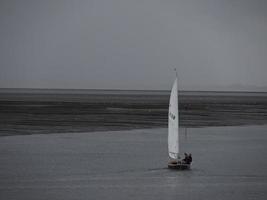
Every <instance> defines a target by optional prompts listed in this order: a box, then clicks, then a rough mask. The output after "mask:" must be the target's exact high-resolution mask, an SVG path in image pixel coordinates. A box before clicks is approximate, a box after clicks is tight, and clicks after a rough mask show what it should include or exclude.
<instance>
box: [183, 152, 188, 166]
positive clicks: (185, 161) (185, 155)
mask: <svg viewBox="0 0 267 200" xmlns="http://www.w3.org/2000/svg"><path fill="white" fill-rule="evenodd" d="M188 158H189V157H188V155H187V153H184V159H183V160H182V161H183V163H186V164H187V163H188Z"/></svg>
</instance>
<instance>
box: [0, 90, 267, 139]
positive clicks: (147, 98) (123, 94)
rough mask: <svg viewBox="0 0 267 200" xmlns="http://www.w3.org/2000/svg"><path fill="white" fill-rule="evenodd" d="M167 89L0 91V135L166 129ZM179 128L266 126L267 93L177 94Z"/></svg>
mask: <svg viewBox="0 0 267 200" xmlns="http://www.w3.org/2000/svg"><path fill="white" fill-rule="evenodd" d="M168 105H169V91H101V90H70V91H69V90H67V91H65V90H15V91H13V90H11V91H10V90H7V91H5V90H4V91H3V90H0V110H1V112H0V136H3V135H18V134H40V133H43V134H47V133H65V132H73V133H77V132H89V131H104V130H106V131H110V130H127V129H136V128H138V129H142V128H155V127H167V116H168ZM179 108H180V109H179V111H180V112H179V114H180V118H179V119H180V126H182V127H203V126H230V125H248V124H250V125H255V124H257V125H259V124H267V93H233V92H231V93H225V92H224V93H218V92H181V93H180V96H179Z"/></svg>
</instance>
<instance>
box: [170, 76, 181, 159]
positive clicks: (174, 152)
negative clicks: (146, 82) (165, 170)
mask: <svg viewBox="0 0 267 200" xmlns="http://www.w3.org/2000/svg"><path fill="white" fill-rule="evenodd" d="M178 123H179V117H178V85H177V78H176V79H175V81H174V83H173V86H172V91H171V96H170V105H169V120H168V150H169V156H170V157H171V158H173V159H177V158H178V153H179V132H178V131H179V130H178V129H179V125H178Z"/></svg>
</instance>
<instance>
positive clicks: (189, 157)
mask: <svg viewBox="0 0 267 200" xmlns="http://www.w3.org/2000/svg"><path fill="white" fill-rule="evenodd" d="M191 162H192V155H191V153H190V154H189V156H188V164H191Z"/></svg>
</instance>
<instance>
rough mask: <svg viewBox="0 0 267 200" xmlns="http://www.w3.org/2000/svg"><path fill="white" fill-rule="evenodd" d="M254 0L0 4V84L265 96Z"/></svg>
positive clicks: (266, 21)
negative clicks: (252, 92)
mask: <svg viewBox="0 0 267 200" xmlns="http://www.w3.org/2000/svg"><path fill="white" fill-rule="evenodd" d="M266 15H267V3H266V1H264V0H262V1H261V0H255V1H252V0H250V1H249V0H231V1H230V0H180V1H177V0H165V1H160V0H146V1H141V0H140V1H138V0H137V1H130V0H88V1H86V0H77V1H72V0H69V1H68V0H46V1H44V0H24V1H21V0H2V1H1V2H0V67H1V73H0V87H5V88H9V87H16V88H18V87H26V88H84V89H87V88H88V89H170V86H171V84H172V81H173V78H174V73H173V71H172V69H173V67H177V70H178V73H179V80H180V81H179V82H180V88H181V89H184V90H198V89H201V90H217V89H218V90H220V89H223V90H232V89H234V90H236V89H239V90H257V89H259V88H260V89H261V90H265V91H267V90H266V88H267V78H266V77H267V66H266V63H267V56H266V55H267V16H266Z"/></svg>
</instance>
